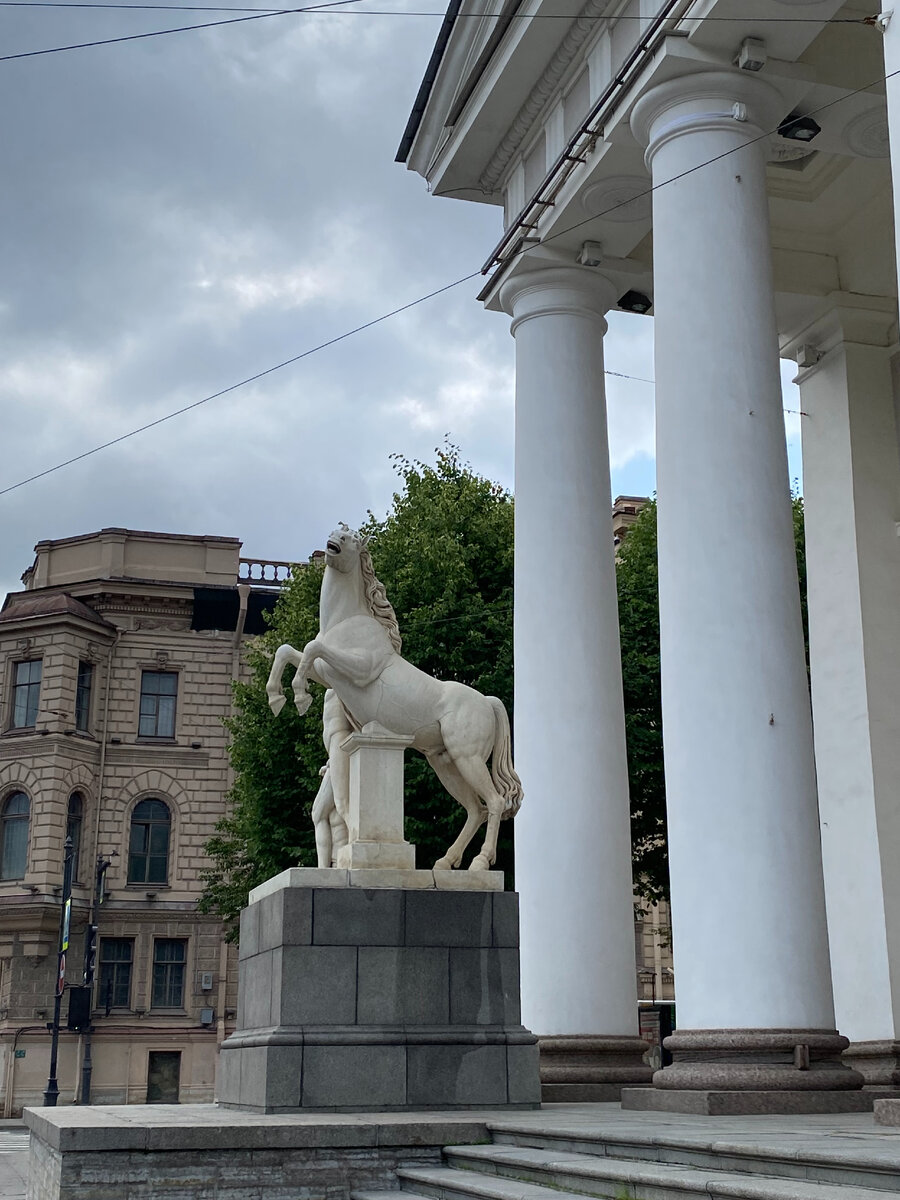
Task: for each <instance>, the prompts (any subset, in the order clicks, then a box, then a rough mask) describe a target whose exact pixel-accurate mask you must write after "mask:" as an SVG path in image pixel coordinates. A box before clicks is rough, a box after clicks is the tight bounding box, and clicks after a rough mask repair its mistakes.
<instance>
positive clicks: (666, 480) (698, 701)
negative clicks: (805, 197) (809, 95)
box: [628, 70, 862, 1112]
mask: <svg viewBox="0 0 900 1200" xmlns="http://www.w3.org/2000/svg"><path fill="white" fill-rule="evenodd" d="M783 108H784V101H783V100H782V98H781V96H780V95H779V94H778V92H777V91H775V89H774V88H771V87H769V86H768V85H767V84H765V83H763V82H762V81H760V80H758V79H753V78H750V77H748V76H747V74H746V73H745V72H742V71H724V70H723V71H710V72H705V73H704V72H696V73H694V74H692V75H690V76H688V77H685V78H681V79H676V80H673V81H671V82H668V83H664V84H660V85H658V86H657V87H655V88H654V89H652V90H651V91H650V92H648V93H647V94H646V95H645V96H644V97H643V98H642V99H641V100H640V101H639V103H638V105H637V108H636V110H635V114H634V117H633V127H634V128H635V131H636V132H637V134H638V136H639V137H640V138H642V140H643V141H644V142H645V143H647V144H648V145H649V149H648V152H647V159H648V163H649V164H650V166H651V169H652V172H653V186H654V194H653V221H654V229H653V243H654V283H655V292H654V311H655V322H654V323H655V345H656V413H657V481H658V492H659V588H660V628H661V655H662V687H663V696H662V699H663V736H664V745H665V765H666V791H667V803H668V827H669V865H670V874H671V894H672V919H673V949H674V955H675V969H676V973H677V979H678V1030H677V1032H676V1033H675V1035H674V1036H673V1037H672V1038H671V1039H670V1040H669V1043H668V1045H669V1048H670V1049H671V1050H672V1051H673V1052H674V1055H675V1061H674V1063H673V1064H672V1066H670V1067H667V1068H666V1069H665V1070H663V1071H662V1072H659V1073H658V1074H657V1075H656V1077H655V1078H654V1083H655V1085H656V1087H657V1088H663V1089H672V1090H673V1092H679V1093H680V1095H674V1094H668V1095H660V1094H659V1093H658V1092H657V1093H656V1094H655V1096H654V1093H653V1092H648V1093H647V1094H646V1095H645V1096H641V1095H640V1094H639V1093H631V1094H630V1095H629V1097H628V1103H629V1105H631V1106H633V1107H660V1108H683V1109H684V1110H685V1111H693V1112H698V1111H709V1112H718V1111H729V1110H728V1108H727V1104H728V1103H737V1105H738V1107H737V1108H736V1109H732V1111H769V1112H778V1111H789V1110H792V1111H820V1110H827V1109H829V1108H833V1107H834V1106H835V1104H836V1103H837V1100H836V1097H834V1095H832V1096H823V1097H822V1098H821V1099H819V1098H817V1097H816V1096H813V1095H812V1093H814V1092H829V1091H831V1092H834V1090H835V1089H845V1088H846V1089H848V1090H852V1089H853V1088H858V1087H859V1086H860V1085H861V1082H862V1081H861V1079H860V1077H859V1076H858V1075H857V1074H856V1073H855V1072H852V1071H849V1070H848V1069H847V1068H846V1067H844V1066H843V1065H842V1064H841V1062H840V1052H841V1050H842V1049H843V1048H844V1047H845V1046H846V1044H847V1042H846V1039H844V1038H841V1037H839V1036H837V1034H836V1033H835V1030H834V1012H833V1005H832V995H831V980H830V973H829V961H828V944H827V937H826V925H825V905H824V892H823V885H822V864H821V855H820V845H819V830H818V817H817V811H816V782H815V768H814V762H813V749H812V731H811V721H810V704H809V689H808V684H807V675H806V663H805V657H804V648H803V629H802V624H801V615H800V597H799V590H798V583H797V568H796V561H795V555H794V539H793V527H792V517H791V506H790V493H789V484H788V468H787V455H786V449H785V437H784V424H783V416H782V400H781V388H780V379H779V369H778V343H777V331H776V323H775V305H774V288H773V284H772V272H771V250H770V237H769V219H768V201H767V196H766V176H765V169H766V168H765V164H766V158H765V147H766V145H767V143H768V138H767V136H766V131H767V130H770V129H773V128H775V127H776V126H777V124H778V121H779V119H780V118H781V117H782V116H783V115H784V113H783ZM685 1092H687V1093H693V1094H690V1095H685ZM700 1092H703V1093H705V1095H704V1096H700V1095H698V1093H700ZM734 1092H739V1093H745V1094H744V1096H742V1097H741V1098H740V1100H739V1101H736V1102H732V1101H729V1100H728V1099H727V1097H728V1096H729V1095H733V1093H734ZM785 1092H790V1093H792V1095H791V1096H790V1097H784V1096H782V1097H781V1098H779V1097H778V1095H777V1093H785ZM716 1093H718V1094H716ZM746 1093H756V1099H755V1100H751V1097H750V1096H749V1095H747V1094H746ZM804 1097H806V1099H804ZM723 1104H725V1105H726V1108H724V1109H723V1108H722V1105H723Z"/></svg>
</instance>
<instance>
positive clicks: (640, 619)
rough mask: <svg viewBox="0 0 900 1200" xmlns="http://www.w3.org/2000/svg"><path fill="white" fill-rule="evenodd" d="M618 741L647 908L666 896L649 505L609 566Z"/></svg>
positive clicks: (638, 884) (652, 512)
mask: <svg viewBox="0 0 900 1200" xmlns="http://www.w3.org/2000/svg"><path fill="white" fill-rule="evenodd" d="M616 583H617V586H618V592H619V629H620V637H621V643H622V685H623V690H624V694H625V738H626V742H627V746H628V782H629V789H630V792H631V854H632V870H633V872H634V884H635V891H636V892H637V893H638V894H639V895H640V896H642V897H643V898H644V899H646V900H649V901H650V902H651V903H656V902H658V901H659V900H662V899H665V898H667V896H668V891H669V878H668V876H669V868H668V861H667V857H666V784H665V775H664V771H663V749H662V699H661V695H660V672H659V575H658V571H657V561H656V501H655V500H651V501H649V503H647V504H646V505H645V506H644V507H643V508H642V509H641V511H640V513H639V514H638V518H637V520H636V521H635V523H634V524H633V525H632V526H631V528H630V529H629V531H628V536H627V537H626V538H625V539H624V541H623V542H622V544H621V546H620V547H619V554H618V560H617V563H616Z"/></svg>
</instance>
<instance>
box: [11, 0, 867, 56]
mask: <svg viewBox="0 0 900 1200" xmlns="http://www.w3.org/2000/svg"><path fill="white" fill-rule="evenodd" d="M359 2H360V0H332V3H330V4H314V5H310V6H304V7H302V8H265V9H258V8H250V9H247V8H231V7H228V6H226V7H219V6H208V7H207V6H203V5H175V4H172V5H167V4H159V5H156V4H112V3H109V4H105V3H99V2H98V3H91V2H90V0H83V2H82V0H76V2H75V3H71V4H67V3H65V2H64V0H0V7H5V8H55V9H61V8H78V9H90V8H93V9H115V10H117V11H120V12H121V11H124V10H125V9H129V8H133V9H136V10H138V11H148V10H149V11H164V12H241V13H248V14H249V15H247V16H242V17H228V18H223V19H222V20H221V21H201V22H198V23H197V24H195V25H176V26H175V27H173V28H172V29H151V30H147V31H146V32H144V33H129V34H124V35H122V36H120V37H112V38H95V39H93V40H92V41H89V42H71V43H67V44H66V45H63V46H48V47H45V48H44V49H41V50H23V51H20V52H19V53H17V54H2V55H0V62H13V61H15V60H17V59H22V58H40V57H42V56H44V55H47V54H63V53H65V52H66V51H69V50H90V49H93V48H95V47H97V46H115V45H119V44H120V43H123V42H138V41H144V40H145V39H147V38H156V37H166V36H168V35H169V34H172V33H192V32H195V31H196V30H198V29H217V28H220V27H222V26H225V25H240V24H243V23H244V22H246V21H262V20H265V19H266V18H267V17H285V16H290V15H292V14H296V13H315V14H316V15H318V16H329V15H330V16H333V15H335V14H336V10H337V9H338V8H339V7H340V6H342V5H347V4H355V3H359ZM340 15H353V16H358V17H432V18H438V17H440V18H441V19H443V16H444V14H443V12H437V11H434V12H432V11H415V12H413V11H397V10H394V9H358V10H353V11H352V13H351V10H347V9H345V10H343V12H342V13H341V14H340ZM459 15H462V16H476V15H477V16H479V17H483V16H485V15H486V14H484V13H479V14H475V13H464V14H458V16H459ZM489 15H491V16H495V17H499V16H500V14H499V13H493V14H489ZM514 16H518V17H519V19H522V20H526V19H527V20H530V21H533V20H564V21H572V20H576V19H578V20H581V19H583V18H581V17H579V16H577V15H576V16H574V17H573V16H566V15H562V14H551V13H548V14H545V15H544V16H540V15H538V16H537V17H534V16H528V15H527V14H514ZM587 19H588V20H590V19H594V20H597V21H606V20H609V18H608V17H605V16H598V17H595V18H587ZM643 19H644V18H641V17H630V16H622V17H618V18H616V20H623V21H624V20H643ZM681 19H682V20H690V19H691V18H689V17H688V18H681ZM695 20H697V22H698V23H699V22H700V21H703V22H706V21H722V22H728V23H732V24H742V25H746V24H748V23H750V22H754V21H764V20H765V21H766V23H767V24H791V25H805V24H815V25H871V24H872V23H873V20H874V18H872V17H832V18H830V19H828V20H821V21H819V20H816V19H815V18H814V17H770V18H763V17H697V18H695Z"/></svg>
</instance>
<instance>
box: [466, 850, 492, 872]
mask: <svg viewBox="0 0 900 1200" xmlns="http://www.w3.org/2000/svg"><path fill="white" fill-rule="evenodd" d="M490 869H491V863H490V860H489V858H488V856H487V855H486V854H479V855H477V856H476V857H475V858H473V859H472V863H471V866H470V867H469V870H470V871H489V870H490Z"/></svg>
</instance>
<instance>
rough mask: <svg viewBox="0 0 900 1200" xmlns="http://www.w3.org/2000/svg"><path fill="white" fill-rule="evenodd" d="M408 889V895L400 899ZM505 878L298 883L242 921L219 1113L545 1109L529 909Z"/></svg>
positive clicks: (260, 893) (254, 897) (269, 890)
mask: <svg viewBox="0 0 900 1200" xmlns="http://www.w3.org/2000/svg"><path fill="white" fill-rule="evenodd" d="M398 885H400V886H398ZM500 888H502V875H501V874H500V873H495V872H478V873H475V872H472V873H468V872H453V873H451V872H447V871H443V872H442V871H437V872H431V871H376V870H373V871H342V870H337V869H333V870H327V871H321V870H316V869H309V870H303V869H294V870H291V871H286V872H284V873H283V874H282V875H281V876H278V877H276V879H274V880H270V881H269V882H268V883H266V884H264V885H262V887H260V888H258V889H256V891H255V892H253V893H251V902H250V904H249V905H248V907H247V908H246V909H245V910H244V912H243V914H242V916H241V941H240V981H239V991H238V1021H237V1026H238V1027H237V1030H236V1031H235V1033H234V1034H233V1035H232V1036H231V1037H230V1038H228V1039H227V1040H226V1041H225V1042H224V1043H223V1045H222V1049H221V1056H220V1065H219V1081H218V1087H217V1092H218V1100H219V1103H220V1104H221V1105H223V1106H225V1107H227V1108H239V1109H245V1110H248V1111H250V1112H257V1113H292V1112H303V1111H316V1112H323V1111H324V1112H340V1111H357V1112H366V1111H381V1112H390V1111H403V1110H418V1111H421V1110H427V1109H443V1110H451V1109H469V1108H484V1107H489V1108H492V1109H497V1108H505V1107H512V1108H534V1107H537V1106H538V1105H539V1104H540V1080H539V1073H538V1048H537V1039H536V1038H535V1037H534V1035H533V1034H531V1033H529V1031H528V1030H526V1029H525V1028H524V1027H523V1026H522V1024H521V1019H520V1012H519V923H518V897H517V896H516V895H515V893H512V892H503V891H502V890H498V889H500Z"/></svg>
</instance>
